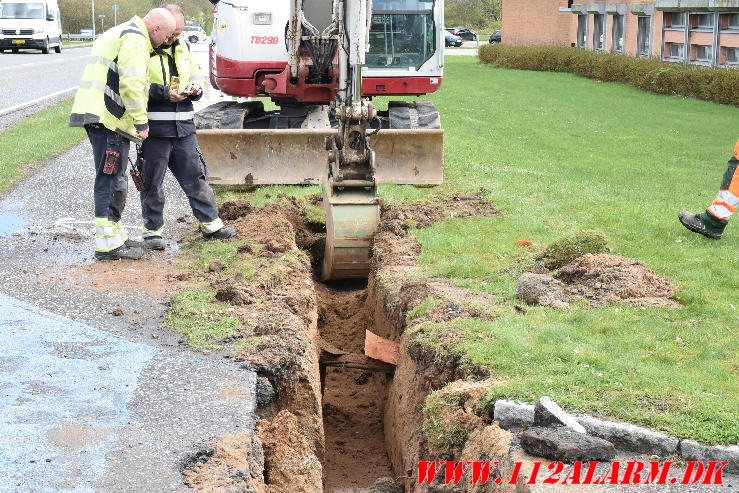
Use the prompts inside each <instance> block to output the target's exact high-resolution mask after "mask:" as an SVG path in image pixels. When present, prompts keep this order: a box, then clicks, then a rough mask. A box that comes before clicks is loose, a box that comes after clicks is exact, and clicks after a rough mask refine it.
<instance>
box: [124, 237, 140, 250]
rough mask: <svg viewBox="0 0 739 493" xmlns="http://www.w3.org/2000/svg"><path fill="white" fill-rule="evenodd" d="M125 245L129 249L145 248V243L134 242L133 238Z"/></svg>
mask: <svg viewBox="0 0 739 493" xmlns="http://www.w3.org/2000/svg"><path fill="white" fill-rule="evenodd" d="M124 245H126V246H127V247H129V248H142V247H143V246H144V242H143V241H139V240H132V239H131V238H129V239H127V240H126V242H125V243H124Z"/></svg>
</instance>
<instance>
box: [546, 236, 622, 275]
mask: <svg viewBox="0 0 739 493" xmlns="http://www.w3.org/2000/svg"><path fill="white" fill-rule="evenodd" d="M607 245H608V237H606V235H604V234H603V233H601V232H600V231H578V232H577V233H575V234H574V235H572V236H566V237H564V238H560V239H558V240H557V241H555V242H554V243H552V244H551V245H549V246H548V247H546V249H545V250H544V252H543V253H542V254H541V256H540V257H539V258H540V260H541V262H542V264H543V265H544V267H546V268H547V269H549V270H554V269H559V268H560V267H564V266H565V265H567V264H569V263H570V262H572V261H573V260H575V259H576V258H578V257H582V256H583V255H585V254H586V253H605V252H607V251H608V247H607Z"/></svg>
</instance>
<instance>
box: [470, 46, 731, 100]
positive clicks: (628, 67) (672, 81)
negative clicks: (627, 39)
mask: <svg viewBox="0 0 739 493" xmlns="http://www.w3.org/2000/svg"><path fill="white" fill-rule="evenodd" d="M478 56H479V57H480V60H482V61H483V62H485V63H489V64H491V65H493V66H496V67H500V68H509V69H519V70H539V71H547V72H570V73H573V74H576V75H579V76H582V77H588V78H589V79H596V80H599V81H603V82H624V83H626V84H629V85H631V86H634V87H637V88H639V89H642V90H645V91H650V92H653V93H656V94H669V95H673V96H682V97H692V98H698V99H703V100H706V101H712V102H714V103H719V104H731V105H734V106H739V70H734V69H725V68H709V67H703V66H700V65H690V64H686V63H672V62H662V61H659V60H656V59H653V58H637V57H633V56H627V55H615V54H611V53H600V52H595V51H586V50H581V49H579V48H568V47H561V46H509V45H504V44H492V45H485V46H482V47H480V49H479V55H478Z"/></svg>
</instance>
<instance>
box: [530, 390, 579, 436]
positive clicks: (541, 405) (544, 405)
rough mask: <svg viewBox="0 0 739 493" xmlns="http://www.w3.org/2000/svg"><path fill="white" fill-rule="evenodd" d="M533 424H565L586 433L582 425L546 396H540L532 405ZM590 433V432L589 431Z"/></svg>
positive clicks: (573, 429)
mask: <svg viewBox="0 0 739 493" xmlns="http://www.w3.org/2000/svg"><path fill="white" fill-rule="evenodd" d="M534 424H535V425H536V426H566V427H567V428H569V429H571V430H572V431H576V432H577V433H583V434H585V433H587V431H586V430H585V428H584V427H583V425H581V424H580V423H578V422H577V421H576V420H575V418H573V417H572V416H570V415H569V414H567V412H566V411H565V410H564V409H562V408H561V407H559V405H558V404H557V403H556V402H554V401H552V399H550V398H549V397H547V396H543V397H541V398H540V399H539V400H538V401H536V405H535V406H534ZM591 434H592V433H591Z"/></svg>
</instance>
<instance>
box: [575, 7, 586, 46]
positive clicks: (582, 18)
mask: <svg viewBox="0 0 739 493" xmlns="http://www.w3.org/2000/svg"><path fill="white" fill-rule="evenodd" d="M577 47H578V48H582V49H587V47H588V16H587V15H578V16H577Z"/></svg>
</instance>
